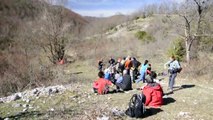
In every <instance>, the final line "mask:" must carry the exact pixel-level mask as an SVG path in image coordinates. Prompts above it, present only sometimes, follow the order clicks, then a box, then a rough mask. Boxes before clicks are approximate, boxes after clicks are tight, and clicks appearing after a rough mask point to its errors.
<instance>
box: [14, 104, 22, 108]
mask: <svg viewBox="0 0 213 120" xmlns="http://www.w3.org/2000/svg"><path fill="white" fill-rule="evenodd" d="M13 107H15V108H17V107H21V104H14V105H13Z"/></svg>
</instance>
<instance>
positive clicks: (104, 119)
mask: <svg viewBox="0 0 213 120" xmlns="http://www.w3.org/2000/svg"><path fill="white" fill-rule="evenodd" d="M97 120H109V117H107V116H105V115H103V117H97Z"/></svg>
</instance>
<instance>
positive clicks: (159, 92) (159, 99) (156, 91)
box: [142, 71, 163, 108]
mask: <svg viewBox="0 0 213 120" xmlns="http://www.w3.org/2000/svg"><path fill="white" fill-rule="evenodd" d="M156 77H157V74H156V73H155V72H153V71H152V72H151V73H150V75H147V76H146V77H145V79H146V81H147V85H146V86H144V87H143V89H142V93H143V94H144V95H145V96H146V102H145V105H146V106H149V107H154V108H156V107H160V106H161V105H162V104H163V89H162V87H161V85H160V84H158V83H156V82H154V79H155V78H156Z"/></svg>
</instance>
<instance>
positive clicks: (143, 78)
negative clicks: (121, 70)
mask: <svg viewBox="0 0 213 120" xmlns="http://www.w3.org/2000/svg"><path fill="white" fill-rule="evenodd" d="M141 77H142V80H143V83H145V82H146V81H145V72H144V73H142V74H141Z"/></svg>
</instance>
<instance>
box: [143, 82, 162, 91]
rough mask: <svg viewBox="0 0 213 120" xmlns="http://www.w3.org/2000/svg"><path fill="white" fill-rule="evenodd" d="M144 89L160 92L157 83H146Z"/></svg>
mask: <svg viewBox="0 0 213 120" xmlns="http://www.w3.org/2000/svg"><path fill="white" fill-rule="evenodd" d="M146 87H148V88H153V89H155V90H161V86H160V84H158V83H148V84H147V86H146Z"/></svg>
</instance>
